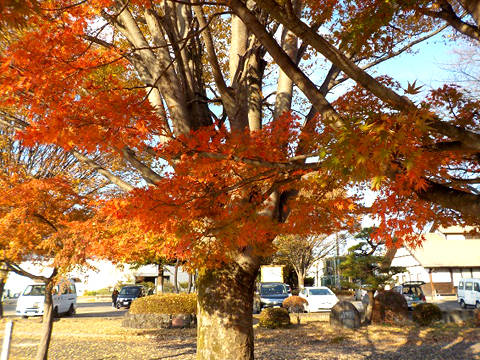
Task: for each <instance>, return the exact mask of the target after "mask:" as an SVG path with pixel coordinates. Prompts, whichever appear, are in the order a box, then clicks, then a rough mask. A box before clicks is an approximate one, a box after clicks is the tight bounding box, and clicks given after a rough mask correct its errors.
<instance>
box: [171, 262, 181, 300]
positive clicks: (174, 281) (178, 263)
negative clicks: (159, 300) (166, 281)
mask: <svg viewBox="0 0 480 360" xmlns="http://www.w3.org/2000/svg"><path fill="white" fill-rule="evenodd" d="M179 265H180V259H177V262H176V263H175V270H174V271H173V286H174V289H175V294H178V266H179Z"/></svg>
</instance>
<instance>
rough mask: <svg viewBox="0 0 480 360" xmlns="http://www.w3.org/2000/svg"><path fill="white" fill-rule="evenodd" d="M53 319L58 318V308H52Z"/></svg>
mask: <svg viewBox="0 0 480 360" xmlns="http://www.w3.org/2000/svg"><path fill="white" fill-rule="evenodd" d="M53 317H54V318H56V317H58V307H56V306H55V307H54V308H53Z"/></svg>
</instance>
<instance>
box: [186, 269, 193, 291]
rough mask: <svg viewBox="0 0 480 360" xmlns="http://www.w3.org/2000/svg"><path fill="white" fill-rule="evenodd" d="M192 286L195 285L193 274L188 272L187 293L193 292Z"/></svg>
mask: <svg viewBox="0 0 480 360" xmlns="http://www.w3.org/2000/svg"><path fill="white" fill-rule="evenodd" d="M192 286H193V274H192V273H189V274H188V289H187V294H190V293H191V292H192Z"/></svg>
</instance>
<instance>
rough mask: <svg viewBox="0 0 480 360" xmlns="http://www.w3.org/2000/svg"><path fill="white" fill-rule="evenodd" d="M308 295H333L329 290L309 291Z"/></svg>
mask: <svg viewBox="0 0 480 360" xmlns="http://www.w3.org/2000/svg"><path fill="white" fill-rule="evenodd" d="M310 295H334V294H333V292H332V291H331V290H330V289H310Z"/></svg>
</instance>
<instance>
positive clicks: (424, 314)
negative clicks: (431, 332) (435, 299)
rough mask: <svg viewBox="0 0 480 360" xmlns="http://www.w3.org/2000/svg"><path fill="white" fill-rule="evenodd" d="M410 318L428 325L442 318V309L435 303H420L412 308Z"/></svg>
mask: <svg viewBox="0 0 480 360" xmlns="http://www.w3.org/2000/svg"><path fill="white" fill-rule="evenodd" d="M412 320H413V321H414V322H416V323H417V324H420V326H428V325H430V324H431V323H433V322H435V321H440V320H442V310H440V308H439V307H438V306H437V305H435V304H429V303H427V304H420V305H417V306H416V307H415V308H414V309H413V312H412Z"/></svg>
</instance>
